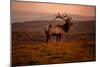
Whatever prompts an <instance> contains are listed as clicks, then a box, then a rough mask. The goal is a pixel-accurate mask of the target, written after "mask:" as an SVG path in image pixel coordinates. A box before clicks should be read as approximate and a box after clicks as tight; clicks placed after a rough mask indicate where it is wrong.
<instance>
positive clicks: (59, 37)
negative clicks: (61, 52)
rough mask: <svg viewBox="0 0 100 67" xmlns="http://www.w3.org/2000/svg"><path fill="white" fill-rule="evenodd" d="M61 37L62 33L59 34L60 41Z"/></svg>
mask: <svg viewBox="0 0 100 67" xmlns="http://www.w3.org/2000/svg"><path fill="white" fill-rule="evenodd" d="M60 39H61V34H59V42H60Z"/></svg>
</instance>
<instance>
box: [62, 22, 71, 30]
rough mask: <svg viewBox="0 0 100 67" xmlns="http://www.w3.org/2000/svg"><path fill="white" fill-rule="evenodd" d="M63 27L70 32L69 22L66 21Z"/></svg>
mask: <svg viewBox="0 0 100 67" xmlns="http://www.w3.org/2000/svg"><path fill="white" fill-rule="evenodd" d="M63 29H64V31H65V32H68V31H69V29H70V26H69V24H68V22H66V23H65V24H64V25H63Z"/></svg>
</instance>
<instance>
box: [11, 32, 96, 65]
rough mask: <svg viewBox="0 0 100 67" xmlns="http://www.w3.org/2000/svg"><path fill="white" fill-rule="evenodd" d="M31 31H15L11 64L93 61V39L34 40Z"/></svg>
mask: <svg viewBox="0 0 100 67" xmlns="http://www.w3.org/2000/svg"><path fill="white" fill-rule="evenodd" d="M32 35H33V33H30V32H29V33H25V32H24V33H20V34H18V33H15V32H13V38H12V39H13V40H12V64H13V65H38V64H56V63H69V62H83V61H95V40H93V39H92V40H88V39H84V38H83V39H82V38H81V39H76V40H64V41H63V40H62V41H61V43H60V44H59V45H58V44H56V42H55V41H53V40H50V41H49V44H47V43H46V42H45V41H34V39H31V36H32Z"/></svg>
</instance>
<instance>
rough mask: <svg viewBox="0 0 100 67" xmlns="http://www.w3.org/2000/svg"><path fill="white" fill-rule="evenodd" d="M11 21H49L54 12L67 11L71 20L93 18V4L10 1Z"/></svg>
mask: <svg viewBox="0 0 100 67" xmlns="http://www.w3.org/2000/svg"><path fill="white" fill-rule="evenodd" d="M11 8H12V14H11V15H12V17H11V18H12V23H15V22H24V21H39V20H41V21H42V20H48V21H51V20H52V19H53V18H54V17H55V14H57V13H58V12H59V13H61V14H62V13H67V14H69V15H70V16H72V17H73V20H79V21H80V20H82V21H83V20H95V12H96V11H95V6H83V5H70V4H66V5H65V4H53V3H34V2H18V1H17V2H16V1H13V2H12V6H11Z"/></svg>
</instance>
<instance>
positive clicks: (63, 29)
mask: <svg viewBox="0 0 100 67" xmlns="http://www.w3.org/2000/svg"><path fill="white" fill-rule="evenodd" d="M57 18H59V19H62V20H63V21H65V24H63V25H51V24H50V25H48V26H47V27H46V28H45V34H46V41H47V43H48V40H49V39H50V37H51V36H56V42H57V43H60V39H61V36H62V35H64V34H65V33H67V32H68V31H69V29H70V26H72V25H73V23H72V22H71V19H72V17H70V16H68V15H67V14H66V13H65V14H60V13H58V14H57V15H56V16H55V18H54V19H57Z"/></svg>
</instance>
